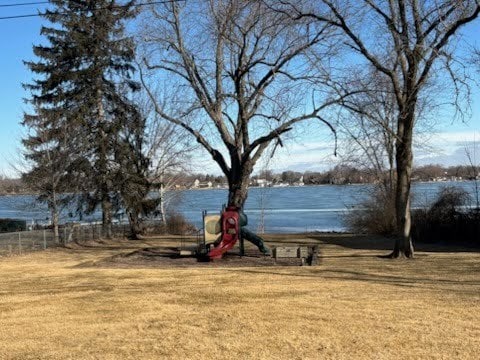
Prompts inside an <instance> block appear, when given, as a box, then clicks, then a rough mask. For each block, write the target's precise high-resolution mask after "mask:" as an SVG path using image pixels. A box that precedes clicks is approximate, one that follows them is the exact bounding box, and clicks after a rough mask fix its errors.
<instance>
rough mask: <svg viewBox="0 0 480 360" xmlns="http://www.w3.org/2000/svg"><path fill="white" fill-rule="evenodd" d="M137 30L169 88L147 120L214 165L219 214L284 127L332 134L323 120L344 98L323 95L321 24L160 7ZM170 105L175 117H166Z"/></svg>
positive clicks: (187, 6) (240, 6) (240, 5)
mask: <svg viewBox="0 0 480 360" xmlns="http://www.w3.org/2000/svg"><path fill="white" fill-rule="evenodd" d="M146 23H148V25H147V30H146V32H145V35H144V36H143V40H144V42H145V46H146V56H145V65H146V67H147V69H148V70H150V71H152V72H153V73H154V76H155V79H156V81H161V79H166V78H168V80H169V84H170V87H171V91H170V95H171V96H170V98H169V100H168V101H164V102H162V101H159V99H158V98H157V97H156V96H155V94H154V93H153V92H151V91H149V94H150V97H151V98H152V101H154V103H155V111H156V112H157V113H158V114H159V115H160V116H161V117H162V118H163V119H166V120H168V121H169V122H171V123H173V124H175V125H177V126H180V127H181V128H183V129H185V130H186V131H187V132H188V133H189V134H190V135H192V136H193V137H194V138H195V139H196V141H197V142H198V143H199V144H200V145H201V146H202V147H203V148H204V149H205V150H206V151H207V152H208V154H209V155H210V156H211V157H212V158H213V160H214V161H215V162H216V163H217V164H218V166H219V167H220V169H221V170H222V172H223V173H224V174H225V176H226V177H227V179H228V184H229V195H228V204H229V205H233V206H238V207H241V206H243V204H244V202H245V200H246V198H247V188H248V182H249V177H250V175H251V173H252V171H253V168H254V166H255V164H256V163H257V162H258V160H259V159H260V157H261V156H262V154H264V152H265V150H266V149H267V147H268V146H269V145H270V144H272V143H273V144H276V145H280V146H281V145H282V140H281V137H282V135H284V134H285V133H287V132H288V131H290V130H292V128H293V126H294V125H296V124H298V123H301V122H305V121H307V120H312V119H316V120H319V121H320V122H323V123H324V124H326V125H327V126H328V127H330V128H331V129H332V130H333V128H332V126H331V124H330V123H329V122H328V120H326V118H325V117H324V116H326V114H327V112H326V111H327V109H328V108H329V107H331V106H332V105H334V104H336V103H337V102H338V100H339V99H341V98H343V97H345V96H346V94H345V93H343V92H333V91H330V90H329V89H327V88H326V87H325V86H323V84H325V83H328V82H329V71H326V70H325V69H327V68H328V62H327V60H329V59H330V58H331V45H332V37H331V35H332V32H331V25H330V24H319V23H318V22H313V21H310V20H309V19H305V20H304V21H298V20H294V19H292V18H291V17H290V16H289V15H286V14H282V13H279V12H274V11H272V9H271V8H269V7H268V6H266V4H265V3H264V2H261V1H236V0H210V1H193V0H192V1H188V2H186V3H179V2H169V3H166V4H163V5H162V6H157V7H154V8H152V10H151V12H150V15H149V19H148V21H146ZM314 51H315V54H316V58H315V60H316V62H317V63H316V66H312V63H313V62H312V59H313V57H314V55H315V54H314ZM322 55H323V56H324V59H325V61H324V62H322V63H321V65H323V67H322V66H321V65H320V63H319V62H320V61H321V59H322ZM319 69H323V73H322V72H320V71H319ZM146 75H147V74H146V73H143V74H142V80H143V83H144V85H145V86H146V88H147V91H148V89H149V87H148V79H147V77H146ZM312 84H317V85H315V86H316V91H314V92H313V91H312ZM173 103H175V104H176V105H177V106H176V108H177V109H178V104H182V106H181V108H182V111H180V112H178V111H170V105H171V104H173ZM276 145H274V146H276Z"/></svg>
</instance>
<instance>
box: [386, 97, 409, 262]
mask: <svg viewBox="0 0 480 360" xmlns="http://www.w3.org/2000/svg"><path fill="white" fill-rule="evenodd" d="M409 108H410V111H408V112H406V113H404V114H403V115H401V116H400V118H399V121H398V134H399V139H398V140H397V142H396V154H395V160H396V165H397V182H396V187H395V215H396V221H397V234H396V240H395V246H394V249H393V252H392V253H391V254H390V255H389V256H390V257H391V258H399V257H406V258H413V255H414V251H413V244H412V238H411V234H410V232H411V227H412V219H411V213H410V185H411V179H412V164H413V151H412V139H413V124H414V119H415V113H414V111H413V106H410V107H409Z"/></svg>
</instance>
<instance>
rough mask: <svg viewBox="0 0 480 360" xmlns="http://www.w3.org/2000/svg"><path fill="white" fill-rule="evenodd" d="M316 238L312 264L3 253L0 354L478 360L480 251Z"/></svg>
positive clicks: (160, 242) (129, 247)
mask: <svg viewBox="0 0 480 360" xmlns="http://www.w3.org/2000/svg"><path fill="white" fill-rule="evenodd" d="M267 239H268V240H270V241H271V244H272V243H274V242H277V243H289V242H292V243H297V242H301V241H302V242H309V243H320V246H321V251H322V258H321V265H319V266H317V267H262V268H254V267H251V268H205V267H202V268H196V267H192V268H181V269H177V268H165V267H162V268H155V267H151V266H149V267H146V266H143V265H142V264H139V265H136V264H135V263H132V264H131V266H130V267H125V266H122V267H115V266H114V264H113V265H109V264H110V263H109V262H108V261H105V260H106V259H107V260H108V259H110V258H112V257H113V256H115V255H118V254H120V253H128V252H132V251H134V250H135V249H137V248H140V247H152V246H175V245H178V241H177V240H169V239H165V238H164V239H152V240H148V241H144V242H135V243H132V242H126V241H125V242H121V243H118V244H113V243H110V244H103V245H101V244H100V245H97V246H95V247H84V248H80V247H79V248H76V249H66V250H65V249H64V250H48V251H45V252H39V253H33V254H29V255H24V256H18V257H11V258H2V259H0V324H1V327H0V358H1V359H57V358H75V359H77V358H86V359H128V358H130V359H140V358H146V359H153V358H175V359H202V358H205V359H209V358H219V359H227V358H231V359H252V358H265V359H269V358H272V359H273V358H276V359H307V358H311V359H319V358H335V359H351V358H379V359H383V358H385V359H388V358H412V359H413V358H415V359H417V358H443V359H447V358H448V359H451V358H457V359H469V358H470V359H476V358H478V354H479V353H480V343H479V341H480V340H479V339H480V256H479V253H475V252H466V251H456V252H445V249H440V248H436V249H424V250H434V251H423V252H422V251H420V252H418V253H417V258H416V259H415V260H413V261H392V260H384V259H379V258H377V255H379V254H384V253H385V252H386V249H389V248H390V247H391V245H392V244H391V241H385V240H382V239H374V238H369V237H353V236H349V235H337V236H326V235H322V236H316V237H314V238H307V237H303V236H276V237H273V236H271V237H267Z"/></svg>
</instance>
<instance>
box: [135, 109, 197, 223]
mask: <svg viewBox="0 0 480 360" xmlns="http://www.w3.org/2000/svg"><path fill="white" fill-rule="evenodd" d="M144 107H145V109H146V110H145V113H146V115H147V118H148V119H149V120H148V130H147V137H148V140H147V154H146V156H147V158H148V159H150V162H151V164H150V171H149V173H150V174H149V179H150V181H151V182H152V183H154V184H155V188H156V189H157V190H158V195H159V198H158V205H157V209H158V210H159V215H160V218H161V219H162V222H163V223H164V224H166V223H167V216H166V214H167V206H168V205H169V203H170V202H171V200H172V199H173V198H174V196H172V194H173V192H172V190H173V188H174V185H175V184H176V183H178V182H179V181H178V180H179V179H180V178H182V177H184V176H185V173H188V172H190V163H191V157H192V153H193V151H194V150H196V149H197V145H196V144H195V143H194V144H192V142H191V141H189V140H190V139H189V137H188V134H186V133H185V131H183V129H181V128H179V127H178V126H176V125H175V124H173V123H171V122H168V121H166V120H164V119H162V118H161V117H160V116H158V114H156V113H155V112H154V111H153V108H152V107H151V102H150V101H147V102H146V104H145V106H144Z"/></svg>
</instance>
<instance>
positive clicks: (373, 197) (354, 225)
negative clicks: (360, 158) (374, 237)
mask: <svg viewBox="0 0 480 360" xmlns="http://www.w3.org/2000/svg"><path fill="white" fill-rule="evenodd" d="M360 207H361V210H354V211H351V212H349V213H347V214H346V215H345V217H344V222H345V224H346V226H347V228H348V230H349V231H351V232H354V233H367V234H379V235H392V234H393V233H394V232H395V223H396V221H395V195H394V193H393V192H392V191H387V190H386V189H385V188H384V187H381V186H377V187H375V188H374V189H373V191H372V193H371V194H370V195H369V198H368V199H367V200H366V201H364V202H362V203H360Z"/></svg>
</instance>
